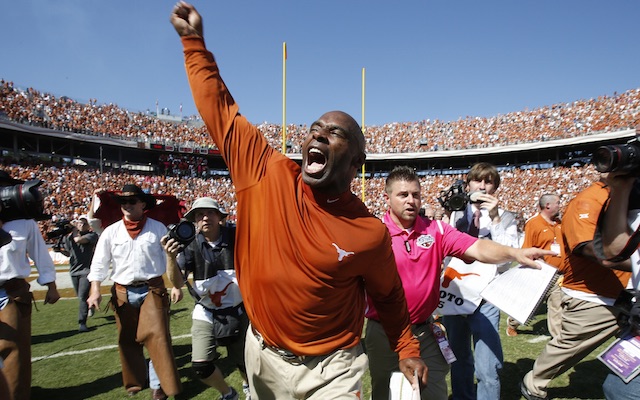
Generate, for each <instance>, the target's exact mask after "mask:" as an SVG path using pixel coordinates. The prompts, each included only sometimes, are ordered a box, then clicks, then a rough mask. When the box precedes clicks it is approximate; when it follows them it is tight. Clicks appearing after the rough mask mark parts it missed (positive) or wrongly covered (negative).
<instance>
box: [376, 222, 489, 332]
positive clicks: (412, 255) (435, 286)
mask: <svg viewBox="0 0 640 400" xmlns="http://www.w3.org/2000/svg"><path fill="white" fill-rule="evenodd" d="M438 222H440V223H438ZM384 223H385V225H386V226H387V229H389V233H390V234H391V243H392V248H393V254H394V256H395V259H396V264H397V267H398V274H399V275H400V279H401V280H402V286H403V287H404V294H405V297H406V299H407V306H408V307H409V315H410V318H411V323H412V324H419V323H422V322H424V321H426V320H427V319H429V317H431V315H432V314H433V312H434V311H435V309H436V307H437V306H438V301H439V298H440V271H441V265H442V261H443V260H444V258H445V257H446V256H454V257H458V258H460V257H462V255H463V254H464V252H465V251H467V249H468V248H469V247H470V246H471V245H472V244H474V243H475V242H476V240H478V239H477V238H475V237H473V236H470V235H468V234H466V233H463V232H460V231H458V230H457V229H455V228H454V227H452V226H451V225H449V224H445V223H442V221H430V220H428V219H426V218H422V217H418V219H416V222H415V224H414V225H413V231H411V233H408V232H407V231H406V230H404V229H400V228H399V227H398V226H397V225H396V224H395V222H393V221H392V220H391V217H390V216H389V212H388V211H387V213H386V214H385V216H384ZM438 225H440V227H439V226H438ZM367 305H368V307H367V311H366V313H365V315H366V317H367V318H372V319H375V320H378V313H377V312H376V310H375V308H374V307H373V304H372V302H371V301H370V300H369V299H367Z"/></svg>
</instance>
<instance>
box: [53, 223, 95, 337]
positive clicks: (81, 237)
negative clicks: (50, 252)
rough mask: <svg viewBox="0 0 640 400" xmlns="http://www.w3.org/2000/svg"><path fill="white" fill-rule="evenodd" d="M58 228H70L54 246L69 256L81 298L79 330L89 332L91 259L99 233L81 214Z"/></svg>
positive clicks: (73, 278)
mask: <svg viewBox="0 0 640 400" xmlns="http://www.w3.org/2000/svg"><path fill="white" fill-rule="evenodd" d="M58 229H65V231H66V229H70V230H71V233H69V234H66V235H64V236H61V240H60V246H59V247H57V246H56V247H54V250H56V251H59V252H60V253H62V254H64V255H65V256H68V257H69V275H71V282H72V283H73V288H74V289H75V291H76V295H77V296H78V299H79V300H80V304H79V306H78V324H79V327H78V331H79V332H88V331H89V328H87V317H88V316H91V315H93V311H94V310H93V308H89V305H88V304H87V299H88V298H89V289H90V288H91V285H90V284H89V280H88V279H87V275H88V274H89V271H90V267H91V259H92V258H93V253H94V251H95V248H96V243H97V242H98V234H97V233H95V232H92V231H91V228H90V227H89V220H88V219H87V217H86V216H84V215H81V216H80V217H78V219H77V220H75V221H73V222H72V223H69V224H68V225H65V226H64V227H61V228H58Z"/></svg>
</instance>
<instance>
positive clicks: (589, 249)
mask: <svg viewBox="0 0 640 400" xmlns="http://www.w3.org/2000/svg"><path fill="white" fill-rule="evenodd" d="M606 179H607V173H604V174H601V178H600V180H599V181H598V182H595V183H593V184H592V185H591V186H589V187H588V188H586V189H585V190H583V191H582V192H580V193H578V195H577V196H576V197H575V198H574V199H573V200H571V202H570V203H569V205H568V206H567V209H566V212H565V215H564V217H563V219H562V236H563V242H564V252H563V254H562V261H561V264H560V268H559V269H560V270H561V271H563V273H564V281H563V283H562V292H563V296H562V321H561V324H560V332H559V333H558V334H557V335H556V336H554V337H553V338H552V339H551V340H550V341H549V342H548V343H547V345H546V346H545V348H544V349H543V350H542V353H541V354H540V355H539V356H538V358H537V359H536V361H535V363H534V364H533V369H532V370H531V371H529V372H528V373H527V374H526V375H525V376H524V379H523V381H522V382H521V383H520V390H521V392H522V395H523V396H524V397H525V398H526V399H527V400H532V399H533V400H538V399H546V398H547V387H548V385H549V383H550V382H551V380H553V379H554V378H555V377H557V376H558V375H560V374H562V373H564V372H565V371H567V370H568V369H569V368H571V367H573V366H574V365H576V364H577V363H578V362H580V360H582V359H583V358H584V357H585V356H586V355H587V354H589V353H590V352H591V351H593V350H594V349H595V348H596V347H598V346H599V345H601V344H602V343H604V342H605V341H606V340H607V339H609V338H610V337H612V336H613V335H615V334H616V332H617V331H618V324H617V322H616V317H617V314H618V312H617V311H616V309H615V308H614V307H613V304H614V302H615V299H616V298H617V297H618V294H619V293H620V292H621V291H622V290H623V289H624V288H625V287H626V285H627V282H628V281H629V277H630V273H629V272H625V271H628V270H630V262H629V260H624V261H621V262H615V263H613V262H609V261H603V260H602V259H600V258H598V257H597V256H596V253H595V250H594V234H595V232H596V223H597V221H598V216H599V214H600V212H601V210H602V208H603V206H604V204H605V202H606V200H607V198H608V197H609V187H608V186H607V183H606Z"/></svg>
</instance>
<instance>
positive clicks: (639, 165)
mask: <svg viewBox="0 0 640 400" xmlns="http://www.w3.org/2000/svg"><path fill="white" fill-rule="evenodd" d="M592 162H593V165H594V166H595V168H596V170H597V171H598V172H615V171H626V172H631V173H636V174H637V173H638V172H640V145H639V144H638V141H637V139H634V140H631V141H629V142H628V143H626V144H622V145H609V146H600V147H598V148H597V149H596V151H595V152H594V153H593V159H592Z"/></svg>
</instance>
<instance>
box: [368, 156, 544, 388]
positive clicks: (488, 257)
mask: <svg viewBox="0 0 640 400" xmlns="http://www.w3.org/2000/svg"><path fill="white" fill-rule="evenodd" d="M385 198H386V201H387V205H388V207H389V210H388V211H387V213H386V214H385V216H384V223H385V225H386V226H387V229H389V232H390V234H391V240H392V246H393V253H394V256H395V259H396V264H397V267H398V273H399V275H400V278H401V280H402V285H403V287H404V291H405V297H406V299H407V306H408V308H409V315H410V318H411V323H412V330H413V334H414V335H415V336H416V337H417V338H418V339H419V341H420V356H421V358H422V359H423V361H424V362H425V364H426V365H427V367H428V368H429V371H428V372H429V381H428V383H427V386H426V387H423V388H422V392H421V396H422V398H423V399H435V400H447V398H448V394H447V383H446V380H445V378H446V376H447V373H448V372H449V363H448V362H447V360H446V359H445V357H444V356H443V353H442V351H441V350H440V344H439V343H441V342H442V336H440V337H436V336H435V334H434V325H433V319H432V314H433V312H434V311H435V309H436V307H437V306H438V301H439V299H440V272H441V265H442V261H443V259H444V258H445V257H446V256H455V257H458V258H461V259H463V260H465V261H468V262H471V261H474V260H478V261H481V262H485V263H491V264H498V263H504V262H507V261H514V260H515V261H517V262H519V263H521V264H524V265H529V266H531V267H534V268H537V266H536V263H535V261H534V260H535V259H537V258H541V257H543V256H545V255H548V254H550V252H549V251H547V250H540V249H536V248H528V249H517V248H512V247H508V246H503V245H500V244H497V243H496V242H493V241H491V240H478V239H477V238H475V237H473V236H470V235H468V234H466V233H462V232H460V231H458V230H456V229H455V228H453V227H452V226H451V225H449V224H445V223H442V221H437V220H429V219H427V218H422V217H420V216H419V214H418V213H419V211H420V206H421V203H422V202H421V196H420V181H419V179H418V176H417V175H416V174H415V172H414V170H413V169H412V168H409V167H406V166H399V167H395V168H394V169H393V171H391V173H390V174H389V176H388V177H387V182H386V185H385ZM367 301H368V306H369V307H368V308H367V312H366V316H367V318H368V321H367V328H366V337H365V345H366V349H367V355H368V356H369V368H370V372H371V391H372V399H373V400H379V399H384V400H386V399H388V398H389V379H390V377H391V373H392V372H393V371H394V370H397V368H398V356H397V354H396V353H394V352H393V351H392V350H391V349H390V348H389V341H388V339H387V336H386V334H385V332H384V329H383V328H382V325H380V323H379V322H378V314H377V312H376V310H375V308H374V306H373V304H372V302H371V301H369V300H368V299H367ZM435 332H436V334H439V333H440V332H438V327H437V326H436V327H435ZM450 361H451V359H450Z"/></svg>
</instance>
